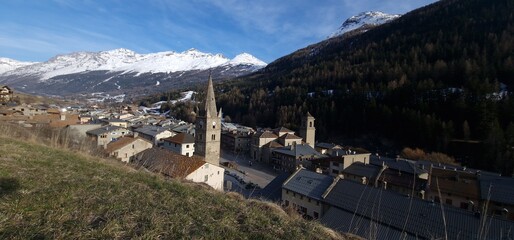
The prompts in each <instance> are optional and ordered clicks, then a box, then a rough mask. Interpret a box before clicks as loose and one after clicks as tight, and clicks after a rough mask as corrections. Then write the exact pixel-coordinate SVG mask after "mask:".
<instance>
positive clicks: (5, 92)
mask: <svg viewBox="0 0 514 240" xmlns="http://www.w3.org/2000/svg"><path fill="white" fill-rule="evenodd" d="M13 96H14V92H13V90H12V89H11V88H10V87H8V86H2V87H0V103H6V102H9V101H11V100H12V99H13Z"/></svg>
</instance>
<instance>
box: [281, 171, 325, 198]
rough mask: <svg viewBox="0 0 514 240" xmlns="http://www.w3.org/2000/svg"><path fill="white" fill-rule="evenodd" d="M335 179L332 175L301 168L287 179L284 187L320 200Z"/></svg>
mask: <svg viewBox="0 0 514 240" xmlns="http://www.w3.org/2000/svg"><path fill="white" fill-rule="evenodd" d="M333 180H334V178H332V177H331V176H328V175H323V174H319V173H315V172H312V171H309V170H306V169H303V168H300V169H298V170H297V171H296V172H295V173H293V174H292V175H291V176H290V177H289V178H288V179H287V180H286V182H285V183H284V185H283V188H284V189H286V190H289V191H293V192H295V193H298V194H301V195H304V196H308V197H310V198H313V199H317V200H320V199H321V195H323V193H324V192H325V190H327V188H328V187H329V186H330V184H332V182H333Z"/></svg>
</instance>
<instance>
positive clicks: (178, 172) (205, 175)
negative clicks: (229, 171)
mask: <svg viewBox="0 0 514 240" xmlns="http://www.w3.org/2000/svg"><path fill="white" fill-rule="evenodd" d="M131 162H132V163H133V164H134V165H135V166H136V167H143V168H145V169H148V170H149V171H152V172H155V173H159V174H162V175H164V176H166V177H170V178H175V179H183V180H188V181H192V182H196V183H204V184H207V185H209V186H211V187H212V188H214V189H216V190H223V181H224V169H223V168H221V167H218V166H216V165H214V164H210V163H207V162H205V161H204V160H203V158H201V157H198V156H196V155H195V156H192V157H186V156H184V155H180V154H178V153H174V152H172V151H169V150H167V149H164V148H150V149H147V150H144V151H142V152H140V153H138V154H136V155H135V156H134V157H133V160H132V161H131Z"/></svg>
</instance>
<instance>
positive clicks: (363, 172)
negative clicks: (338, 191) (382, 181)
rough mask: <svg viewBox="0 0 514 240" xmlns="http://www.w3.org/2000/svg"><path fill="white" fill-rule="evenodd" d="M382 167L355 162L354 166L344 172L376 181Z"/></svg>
mask: <svg viewBox="0 0 514 240" xmlns="http://www.w3.org/2000/svg"><path fill="white" fill-rule="evenodd" d="M379 171H380V167H378V166H374V165H371V164H364V163H361V162H354V163H353V164H352V165H350V166H349V167H347V168H346V169H344V170H343V173H347V174H351V175H355V176H360V177H366V178H367V179H375V178H376V177H377V174H378V172H379Z"/></svg>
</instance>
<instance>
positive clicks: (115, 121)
mask: <svg viewBox="0 0 514 240" xmlns="http://www.w3.org/2000/svg"><path fill="white" fill-rule="evenodd" d="M107 122H110V123H126V122H127V121H125V120H123V119H117V118H112V119H108V120H107Z"/></svg>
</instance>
